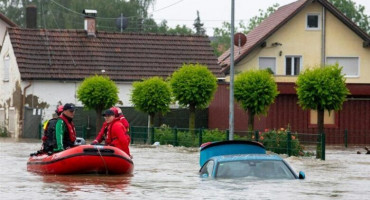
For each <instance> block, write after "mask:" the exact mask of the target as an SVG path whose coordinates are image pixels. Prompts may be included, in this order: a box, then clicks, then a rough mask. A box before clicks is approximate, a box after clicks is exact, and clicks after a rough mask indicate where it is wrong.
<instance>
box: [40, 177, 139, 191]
mask: <svg viewBox="0 0 370 200" xmlns="http://www.w3.org/2000/svg"><path fill="white" fill-rule="evenodd" d="M131 178H132V175H98V174H89V175H44V176H42V181H43V182H44V183H45V184H46V185H48V186H50V187H56V188H58V190H60V191H62V192H76V191H86V190H87V191H88V190H89V188H90V189H91V188H96V189H98V190H101V192H113V191H121V192H123V191H125V189H126V188H127V187H128V186H129V185H130V182H131ZM61 188H63V189H61Z"/></svg>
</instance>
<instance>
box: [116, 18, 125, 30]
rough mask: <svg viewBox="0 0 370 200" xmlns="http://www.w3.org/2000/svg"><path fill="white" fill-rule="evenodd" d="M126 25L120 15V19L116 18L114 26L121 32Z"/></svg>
mask: <svg viewBox="0 0 370 200" xmlns="http://www.w3.org/2000/svg"><path fill="white" fill-rule="evenodd" d="M127 24H128V21H127V18H126V17H124V16H122V15H121V17H118V18H117V19H116V26H117V28H118V29H120V30H121V31H122V30H123V29H125V28H126V27H127Z"/></svg>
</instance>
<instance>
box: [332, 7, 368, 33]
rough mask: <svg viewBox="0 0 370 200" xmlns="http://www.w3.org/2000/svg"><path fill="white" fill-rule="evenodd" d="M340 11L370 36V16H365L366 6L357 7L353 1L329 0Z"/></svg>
mask: <svg viewBox="0 0 370 200" xmlns="http://www.w3.org/2000/svg"><path fill="white" fill-rule="evenodd" d="M329 1H330V2H331V3H332V4H333V5H334V6H335V7H336V8H337V9H338V10H340V11H341V12H342V13H343V14H344V15H346V16H347V17H348V18H349V19H350V20H352V21H353V22H354V23H356V24H357V25H358V26H359V27H360V28H361V29H363V30H364V31H365V32H367V33H368V34H370V16H368V15H366V14H365V6H363V5H361V4H360V5H358V6H357V5H356V3H355V2H353V1H352V0H329Z"/></svg>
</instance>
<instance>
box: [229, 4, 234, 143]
mask: <svg viewBox="0 0 370 200" xmlns="http://www.w3.org/2000/svg"><path fill="white" fill-rule="evenodd" d="M234 10H235V0H231V31H230V32H231V35H230V36H231V41H230V103H229V140H233V139H234Z"/></svg>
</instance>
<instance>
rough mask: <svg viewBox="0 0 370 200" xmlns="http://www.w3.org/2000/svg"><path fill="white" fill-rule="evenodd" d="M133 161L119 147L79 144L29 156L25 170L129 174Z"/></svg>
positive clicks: (56, 172) (58, 172) (48, 172)
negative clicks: (57, 150)
mask: <svg viewBox="0 0 370 200" xmlns="http://www.w3.org/2000/svg"><path fill="white" fill-rule="evenodd" d="M133 169H134V163H133V162H132V160H131V158H130V156H128V155H127V154H126V153H125V152H123V151H122V150H121V149H118V148H116V147H112V146H102V145H80V146H76V147H73V148H70V149H67V150H65V151H61V152H58V153H54V154H52V155H47V154H39V155H34V156H31V157H30V158H29V159H28V162H27V170H28V171H30V172H36V173H42V174H86V173H99V174H130V173H132V171H133Z"/></svg>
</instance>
